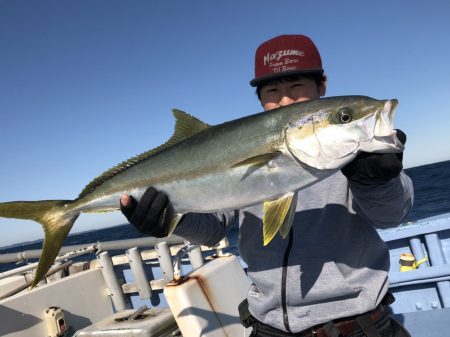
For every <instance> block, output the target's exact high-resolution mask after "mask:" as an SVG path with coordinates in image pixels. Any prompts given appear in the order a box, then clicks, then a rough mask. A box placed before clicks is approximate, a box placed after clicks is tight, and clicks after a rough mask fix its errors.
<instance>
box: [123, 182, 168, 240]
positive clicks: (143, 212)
mask: <svg viewBox="0 0 450 337" xmlns="http://www.w3.org/2000/svg"><path fill="white" fill-rule="evenodd" d="M130 199H131V205H130V206H128V207H125V206H123V205H122V204H120V210H121V211H122V213H123V215H125V217H126V218H127V219H128V221H129V222H130V223H131V224H132V225H133V226H134V227H136V229H137V230H138V231H140V232H141V233H144V234H148V235H150V236H154V237H157V238H163V237H165V236H167V235H168V233H169V225H170V220H171V219H172V216H173V208H172V204H171V203H170V201H169V198H168V197H167V194H165V193H164V192H161V191H157V190H156V189H154V188H153V187H149V188H148V189H147V190H146V191H145V192H144V194H143V195H142V198H141V199H140V200H139V202H137V201H136V199H134V198H133V197H132V196H130Z"/></svg>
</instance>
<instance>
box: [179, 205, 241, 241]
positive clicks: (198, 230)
mask: <svg viewBox="0 0 450 337" xmlns="http://www.w3.org/2000/svg"><path fill="white" fill-rule="evenodd" d="M237 218H238V211H228V212H221V213H187V214H185V215H184V216H183V217H182V218H181V221H180V223H179V224H178V226H177V227H176V228H175V231H174V234H176V235H178V236H181V237H182V238H184V239H186V240H188V241H189V242H191V243H193V244H200V245H206V246H214V245H215V244H217V243H218V242H219V241H220V240H222V239H223V238H224V237H225V236H226V234H227V231H228V228H229V227H230V226H232V225H233V224H235V223H236V221H237Z"/></svg>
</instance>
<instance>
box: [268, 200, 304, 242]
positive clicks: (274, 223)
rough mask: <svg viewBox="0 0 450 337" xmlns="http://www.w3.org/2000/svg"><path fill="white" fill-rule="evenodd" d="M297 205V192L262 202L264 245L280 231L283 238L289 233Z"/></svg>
mask: <svg viewBox="0 0 450 337" xmlns="http://www.w3.org/2000/svg"><path fill="white" fill-rule="evenodd" d="M296 206H297V193H296V192H295V193H288V194H285V195H284V196H282V197H281V198H278V199H276V200H273V201H265V202H264V216H263V242H264V246H266V245H267V244H269V242H270V241H272V239H273V237H274V236H275V235H276V234H277V232H278V231H279V232H280V235H281V236H282V237H283V238H286V236H287V235H288V234H289V231H290V229H291V226H292V222H293V221H294V215H295V208H296Z"/></svg>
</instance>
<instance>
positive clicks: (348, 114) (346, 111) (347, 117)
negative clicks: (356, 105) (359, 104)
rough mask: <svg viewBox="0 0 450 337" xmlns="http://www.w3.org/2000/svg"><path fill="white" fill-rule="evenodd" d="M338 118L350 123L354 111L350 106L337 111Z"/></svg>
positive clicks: (339, 120) (344, 122)
mask: <svg viewBox="0 0 450 337" xmlns="http://www.w3.org/2000/svg"><path fill="white" fill-rule="evenodd" d="M337 120H338V122H340V123H342V124H346V123H350V122H351V121H352V120H353V111H352V109H350V108H342V109H341V110H339V111H338V113H337Z"/></svg>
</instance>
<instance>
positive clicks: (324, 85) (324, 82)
mask: <svg viewBox="0 0 450 337" xmlns="http://www.w3.org/2000/svg"><path fill="white" fill-rule="evenodd" d="M319 91H320V96H325V94H326V91H327V76H326V75H323V77H322V83H321V84H320V88H319Z"/></svg>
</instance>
